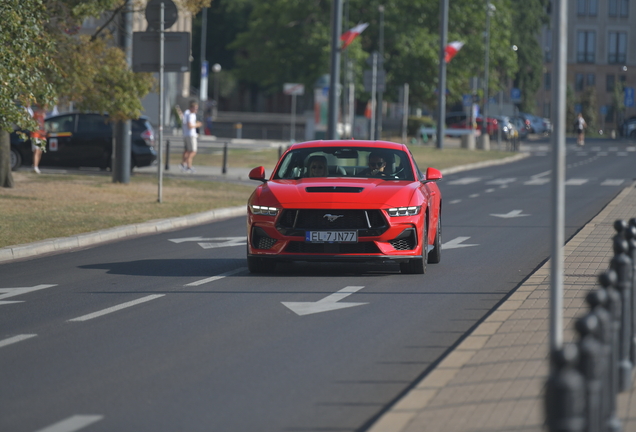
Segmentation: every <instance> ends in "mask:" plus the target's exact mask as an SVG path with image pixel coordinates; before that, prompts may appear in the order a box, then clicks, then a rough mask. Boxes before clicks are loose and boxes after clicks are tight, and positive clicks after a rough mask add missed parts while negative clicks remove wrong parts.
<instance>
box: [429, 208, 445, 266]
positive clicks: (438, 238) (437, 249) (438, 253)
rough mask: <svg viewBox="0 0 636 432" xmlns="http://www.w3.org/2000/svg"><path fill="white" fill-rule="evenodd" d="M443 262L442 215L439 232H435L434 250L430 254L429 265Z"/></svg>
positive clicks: (438, 223) (438, 226)
mask: <svg viewBox="0 0 636 432" xmlns="http://www.w3.org/2000/svg"><path fill="white" fill-rule="evenodd" d="M441 260H442V214H441V213H440V214H439V216H438V218H437V231H436V232H435V242H434V243H433V249H431V251H430V252H429V254H428V262H429V264H438V263H439V262H440V261H441Z"/></svg>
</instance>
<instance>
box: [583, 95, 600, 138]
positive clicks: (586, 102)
mask: <svg viewBox="0 0 636 432" xmlns="http://www.w3.org/2000/svg"><path fill="white" fill-rule="evenodd" d="M581 112H582V114H583V118H584V119H585V122H586V123H587V128H588V130H590V131H591V130H596V129H598V103H597V99H596V87H592V86H589V87H586V88H585V90H584V91H583V94H582V95H581Z"/></svg>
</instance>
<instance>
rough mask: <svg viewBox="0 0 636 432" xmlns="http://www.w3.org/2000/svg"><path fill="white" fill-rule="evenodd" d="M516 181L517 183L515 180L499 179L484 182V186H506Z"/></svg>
mask: <svg viewBox="0 0 636 432" xmlns="http://www.w3.org/2000/svg"><path fill="white" fill-rule="evenodd" d="M516 181H517V179H516V178H500V179H495V180H491V181H489V182H486V184H490V185H500V186H501V185H507V184H508V183H514V182H516Z"/></svg>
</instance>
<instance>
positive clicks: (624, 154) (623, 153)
mask: <svg viewBox="0 0 636 432" xmlns="http://www.w3.org/2000/svg"><path fill="white" fill-rule="evenodd" d="M616 156H629V153H627V152H617V153H616Z"/></svg>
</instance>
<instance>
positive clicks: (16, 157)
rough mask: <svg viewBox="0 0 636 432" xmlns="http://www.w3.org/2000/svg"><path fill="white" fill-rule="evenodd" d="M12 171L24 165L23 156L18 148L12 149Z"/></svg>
mask: <svg viewBox="0 0 636 432" xmlns="http://www.w3.org/2000/svg"><path fill="white" fill-rule="evenodd" d="M10 156H11V171H16V170H17V169H18V168H20V167H21V166H22V156H20V153H18V151H17V150H15V149H11V154H10Z"/></svg>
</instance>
